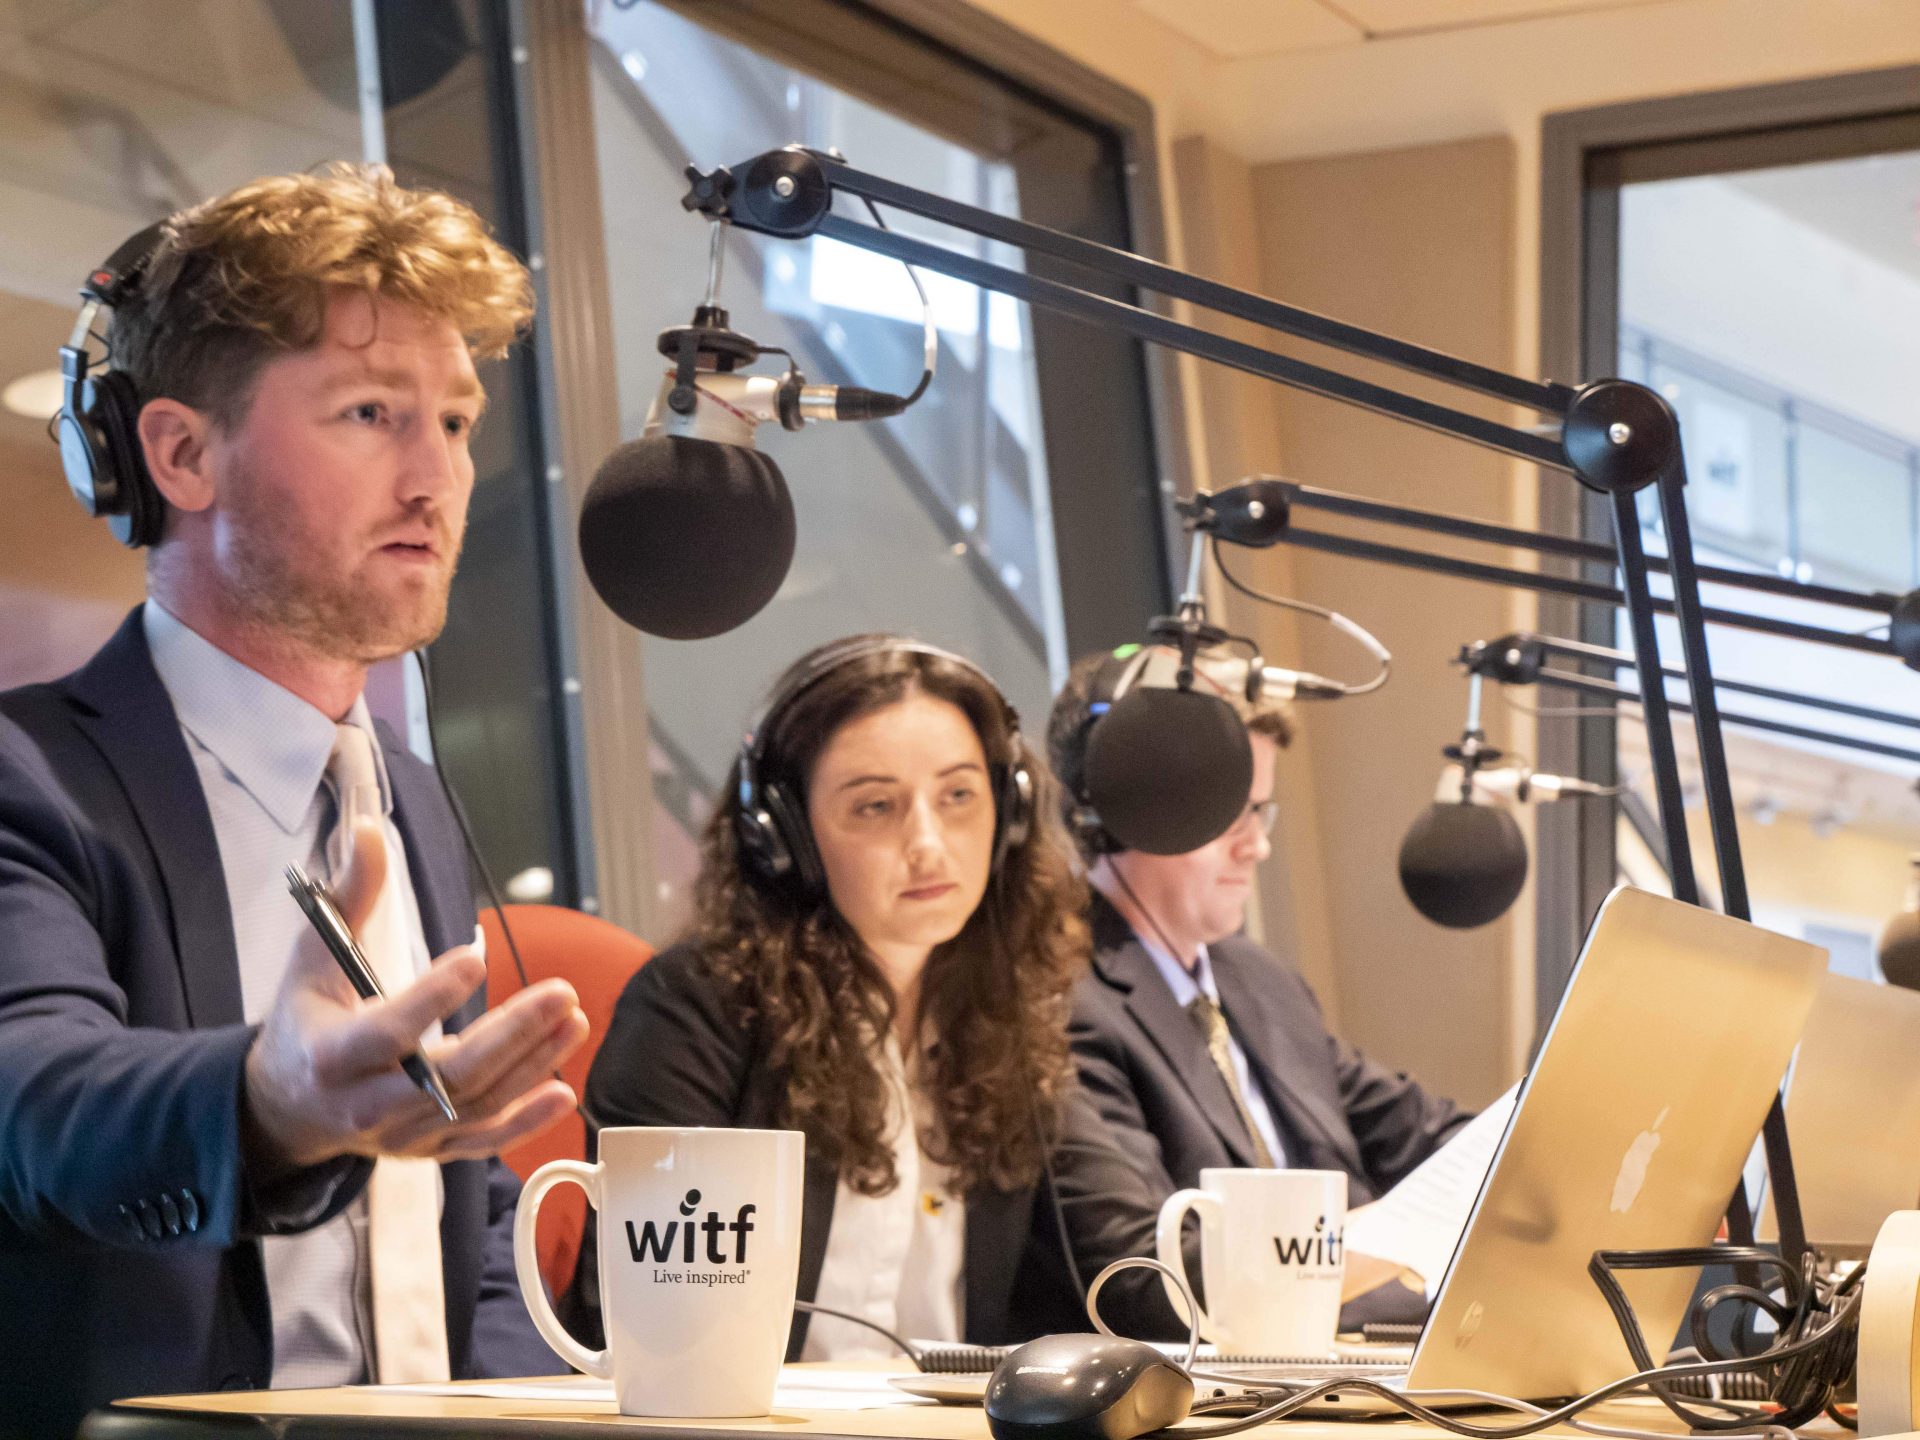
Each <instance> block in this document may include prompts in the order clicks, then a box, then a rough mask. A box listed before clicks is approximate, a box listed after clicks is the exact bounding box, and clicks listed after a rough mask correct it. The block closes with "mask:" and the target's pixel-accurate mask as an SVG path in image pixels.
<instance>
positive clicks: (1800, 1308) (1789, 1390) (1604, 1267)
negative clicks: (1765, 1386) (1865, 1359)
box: [1587, 1245, 1865, 1432]
mask: <svg viewBox="0 0 1920 1440" xmlns="http://www.w3.org/2000/svg"><path fill="white" fill-rule="evenodd" d="M1713 1264H1731V1265H1745V1266H1754V1267H1759V1268H1763V1269H1771V1270H1773V1271H1775V1272H1777V1273H1778V1274H1779V1276H1780V1289H1781V1291H1782V1292H1783V1294H1784V1295H1785V1297H1786V1298H1785V1299H1784V1300H1776V1299H1774V1298H1773V1296H1772V1295H1771V1294H1770V1293H1769V1292H1767V1291H1766V1290H1763V1289H1760V1288H1758V1287H1756V1286H1749V1285H1741V1284H1735V1285H1722V1286H1718V1287H1716V1288H1715V1289H1713V1290H1711V1291H1709V1292H1708V1293H1707V1294H1706V1295H1704V1296H1702V1297H1701V1299H1700V1301H1699V1303H1698V1304H1697V1305H1696V1306H1695V1307H1694V1310H1693V1314H1692V1317H1691V1329H1692V1333H1693V1340H1694V1344H1695V1346H1696V1348H1697V1349H1698V1350H1699V1351H1700V1353H1701V1354H1703V1355H1705V1356H1706V1357H1708V1361H1709V1363H1733V1362H1736V1361H1738V1362H1742V1363H1745V1362H1752V1364H1753V1365H1754V1366H1756V1367H1766V1368H1768V1369H1772V1368H1774V1367H1775V1366H1779V1369H1778V1370H1777V1372H1776V1373H1775V1374H1774V1375H1773V1376H1772V1378H1771V1381H1770V1384H1769V1392H1770V1393H1769V1396H1768V1398H1769V1400H1770V1401H1771V1402H1772V1403H1774V1404H1777V1405H1779V1406H1780V1407H1781V1413H1780V1414H1779V1415H1778V1416H1777V1417H1774V1418H1775V1421H1776V1423H1778V1424H1780V1425H1782V1426H1784V1427H1786V1428H1788V1429H1792V1428H1794V1427H1796V1426H1799V1425H1804V1424H1806V1423H1807V1422H1808V1421H1810V1420H1812V1419H1813V1418H1814V1417H1815V1416H1817V1415H1819V1414H1820V1413H1821V1411H1822V1410H1824V1409H1825V1408H1827V1407H1828V1405H1830V1404H1831V1402H1832V1400H1833V1397H1834V1392H1835V1390H1836V1388H1837V1387H1838V1386H1839V1385H1840V1384H1841V1383H1842V1382H1843V1381H1844V1380H1845V1378H1846V1376H1847V1374H1848V1373H1850V1372H1851V1370H1852V1368H1853V1355H1854V1343H1853V1339H1852V1335H1851V1332H1850V1331H1847V1330H1844V1329H1840V1330H1838V1332H1837V1333H1836V1327H1835V1326H1833V1325H1828V1326H1826V1327H1824V1328H1823V1329H1821V1330H1819V1331H1818V1332H1816V1333H1818V1334H1820V1335H1822V1336H1829V1335H1831V1336H1832V1343H1831V1344H1829V1345H1826V1346H1823V1347H1821V1348H1818V1349H1816V1350H1813V1351H1809V1352H1807V1353H1805V1354H1800V1353H1798V1352H1792V1353H1791V1355H1790V1352H1791V1347H1792V1344H1793V1342H1796V1341H1798V1340H1800V1339H1801V1338H1802V1337H1804V1336H1806V1335H1807V1334H1808V1333H1809V1327H1810V1326H1812V1325H1813V1324H1814V1323H1815V1322H1816V1320H1817V1318H1818V1317H1819V1316H1821V1315H1823V1314H1827V1313H1830V1307H1831V1306H1832V1305H1833V1304H1834V1302H1836V1301H1839V1300H1841V1298H1842V1297H1843V1296H1844V1297H1846V1298H1847V1299H1848V1300H1849V1301H1851V1299H1852V1296H1853V1292H1854V1291H1855V1289H1856V1288H1857V1287H1858V1285H1859V1283H1860V1279H1861V1277H1863V1276H1864V1274H1865V1267H1864V1266H1862V1267H1859V1268H1858V1269H1856V1270H1854V1271H1853V1272H1852V1273H1851V1274H1849V1275H1848V1276H1846V1277H1845V1279H1843V1280H1841V1281H1840V1282H1839V1283H1837V1284H1836V1285H1835V1286H1834V1287H1833V1289H1832V1291H1831V1292H1830V1293H1829V1294H1827V1295H1825V1296H1822V1295H1821V1294H1820V1289H1819V1285H1818V1282H1817V1281H1816V1279H1815V1277H1814V1274H1813V1264H1814V1260H1813V1257H1812V1256H1811V1255H1807V1256H1805V1257H1803V1259H1802V1261H1801V1263H1800V1264H1798V1265H1795V1264H1792V1263H1791V1262H1788V1261H1786V1260H1784V1259H1782V1258H1781V1257H1780V1256H1778V1255H1776V1254H1774V1253H1773V1252H1772V1251H1770V1250H1766V1249H1762V1248H1760V1247H1758V1246H1729V1245H1710V1246H1692V1247H1686V1248H1681V1249H1672V1250H1633V1251H1620V1250H1597V1251H1595V1252H1594V1254H1593V1258H1592V1260H1591V1261H1590V1262H1589V1264H1588V1266H1587V1273H1588V1274H1589V1275H1590V1276H1591V1277H1592V1279H1593V1281H1594V1283H1595V1285H1597V1286H1598V1287H1599V1289H1600V1292H1601V1294H1602V1296H1603V1297H1604V1298H1605V1299H1606V1302H1607V1306H1608V1308H1609V1309H1610V1310H1611V1311H1612V1312H1613V1316H1614V1319H1615V1321H1616V1322H1617V1323H1618V1324H1619V1326H1620V1333H1621V1336H1622V1338H1623V1339H1624V1340H1625V1341H1626V1344H1627V1350H1628V1353H1629V1354H1630V1355H1631V1356H1632V1358H1633V1362H1634V1364H1635V1365H1637V1366H1639V1367H1640V1368H1641V1369H1642V1370H1648V1369H1650V1368H1652V1355H1651V1352H1650V1351H1649V1350H1648V1348H1647V1343H1646V1339H1645V1337H1644V1336H1643V1335H1642V1333H1641V1330H1640V1326H1639V1323H1638V1321H1637V1320H1636V1319H1635V1317H1634V1314H1633V1307H1632V1305H1631V1303H1630V1302H1629V1301H1628V1299H1627V1296H1626V1292H1625V1290H1624V1289H1623V1288H1622V1286H1621V1284H1620V1281H1619V1278H1618V1276H1616V1275H1615V1274H1614V1272H1615V1271H1616V1270H1660V1269H1673V1268H1678V1267H1683V1266H1684V1267H1689V1268H1690V1267H1693V1266H1699V1265H1713ZM1729 1302H1738V1303H1741V1304H1745V1305H1749V1306H1752V1307H1753V1308H1754V1309H1757V1310H1760V1311H1762V1312H1764V1313H1765V1314H1767V1315H1768V1316H1769V1317H1770V1318H1771V1319H1772V1320H1773V1321H1774V1323H1775V1325H1776V1326H1777V1327H1778V1329H1779V1334H1780V1338H1781V1342H1783V1343H1779V1344H1775V1345H1774V1346H1772V1347H1770V1348H1769V1349H1767V1350H1764V1351H1762V1352H1760V1353H1759V1354H1757V1355H1753V1356H1733V1357H1729V1356H1724V1355H1722V1354H1720V1352H1719V1349H1718V1347H1717V1345H1716V1344H1715V1343H1714V1341H1713V1338H1712V1335H1711V1332H1710V1328H1709V1321H1710V1319H1711V1317H1712V1312H1713V1310H1714V1309H1715V1308H1717V1307H1718V1306H1719V1305H1721V1304H1725V1303H1729ZM1783 1360H1785V1362H1786V1363H1784V1364H1782V1363H1781V1362H1782V1361H1783ZM1648 1388H1649V1389H1650V1390H1651V1391H1652V1392H1653V1394H1654V1395H1655V1396H1656V1397H1657V1398H1658V1399H1659V1400H1660V1401H1661V1403H1662V1404H1664V1405H1665V1406H1666V1407H1667V1408H1668V1409H1669V1410H1671V1411H1672V1412H1673V1413H1674V1414H1675V1415H1676V1416H1678V1417H1679V1418H1680V1419H1682V1420H1684V1421H1686V1422H1687V1424H1688V1425H1689V1426H1690V1427H1692V1428H1693V1429H1694V1430H1696V1431H1709V1432H1711V1431H1727V1430H1738V1429H1744V1428H1747V1427H1748V1426H1749V1425H1751V1423H1752V1421H1751V1419H1750V1418H1749V1417H1746V1416H1741V1415H1738V1413H1737V1412H1736V1414H1735V1417H1734V1418H1731V1419H1729V1418H1722V1417H1716V1416H1711V1415H1702V1414H1700V1413H1699V1412H1698V1411H1696V1410H1693V1409H1691V1408H1689V1407H1688V1406H1687V1405H1685V1404H1684V1403H1682V1399H1681V1396H1680V1395H1679V1394H1678V1393H1677V1392H1675V1391H1674V1390H1673V1389H1672V1388H1671V1387H1669V1386H1667V1385H1664V1384H1661V1383H1658V1382H1655V1383H1651V1384H1649V1386H1648Z"/></svg>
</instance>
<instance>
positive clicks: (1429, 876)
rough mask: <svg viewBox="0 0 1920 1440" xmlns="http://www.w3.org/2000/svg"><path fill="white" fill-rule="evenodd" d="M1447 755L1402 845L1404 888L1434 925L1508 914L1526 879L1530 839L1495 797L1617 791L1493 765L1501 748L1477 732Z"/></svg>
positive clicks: (1467, 926)
mask: <svg viewBox="0 0 1920 1440" xmlns="http://www.w3.org/2000/svg"><path fill="white" fill-rule="evenodd" d="M1446 754H1447V756H1448V757H1449V759H1450V760H1451V761H1452V763H1451V764H1449V765H1448V766H1447V767H1446V769H1444V770H1443V771H1441V772H1440V784H1439V786H1438V788H1437V790H1436V792H1435V794H1434V800H1433V803H1432V804H1431V805H1429V806H1427V808H1426V809H1425V810H1423V811H1421V812H1420V814H1419V816H1418V817H1417V818H1416V819H1415V820H1414V822H1413V824H1412V825H1411V826H1410V827H1409V828H1408V830H1407V835H1406V839H1404V840H1403V841H1401V842H1400V888H1401V889H1402V890H1404V891H1405V892H1406V895H1407V899H1409V900H1411V901H1412V902H1413V908H1414V909H1416V910H1418V911H1419V912H1420V913H1421V914H1422V915H1424V916H1426V917H1427V919H1429V920H1431V921H1433V923H1434V924H1436V925H1445V926H1446V927H1448V928H1449V929H1452V930H1471V929H1473V928H1474V927H1475V926H1479V925H1486V924H1489V923H1491V922H1492V921H1494V920H1497V919H1499V918H1500V917H1501V916H1502V915H1504V914H1505V913H1506V912H1507V907H1508V906H1510V905H1512V904H1513V902H1514V901H1515V900H1516V899H1518V898H1519V896H1520V891H1521V888H1522V887H1523V886H1524V885H1525V884H1526V883H1527V842H1526V840H1525V838H1524V837H1523V836H1522V835H1521V834H1520V826H1519V825H1518V824H1517V823H1516V822H1515V821H1514V818H1513V817H1512V816H1511V815H1509V814H1508V813H1507V812H1506V811H1505V810H1504V809H1501V808H1499V807H1498V806H1496V805H1495V804H1493V803H1492V802H1493V801H1494V800H1495V799H1506V800H1513V801H1518V802H1520V803H1522V804H1526V803H1530V802H1534V801H1549V800H1559V799H1561V798H1563V797H1565V796H1570V795H1612V794H1615V793H1617V792H1615V791H1614V790H1612V789H1610V788H1608V787H1607V786H1604V785H1596V784H1594V783H1593V782H1592V781H1589V780H1579V779H1575V778H1574V777H1573V776H1570V775H1538V774H1535V773H1534V772H1533V771H1531V770H1529V769H1526V768H1524V767H1518V766H1501V767H1498V768H1493V767H1492V766H1491V765H1490V764H1489V762H1492V761H1497V760H1498V759H1499V758H1500V752H1499V751H1498V750H1494V749H1492V748H1490V747H1488V746H1487V745H1485V744H1484V743H1483V742H1479V741H1478V735H1477V732H1469V733H1468V734H1467V736H1466V737H1465V738H1464V739H1463V740H1462V741H1461V743H1460V744H1459V745H1449V746H1448V747H1447V750H1446ZM1463 758H1464V759H1465V762H1466V763H1462V762H1463Z"/></svg>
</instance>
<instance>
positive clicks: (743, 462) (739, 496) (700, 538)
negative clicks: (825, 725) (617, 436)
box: [579, 305, 918, 640]
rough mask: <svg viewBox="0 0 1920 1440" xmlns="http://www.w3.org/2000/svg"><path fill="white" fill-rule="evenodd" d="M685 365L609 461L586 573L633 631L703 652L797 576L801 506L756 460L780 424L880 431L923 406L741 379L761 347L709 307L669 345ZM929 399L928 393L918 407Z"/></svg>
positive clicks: (848, 390) (583, 530) (595, 498)
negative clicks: (792, 571)
mask: <svg viewBox="0 0 1920 1440" xmlns="http://www.w3.org/2000/svg"><path fill="white" fill-rule="evenodd" d="M660 350H661V353H662V354H665V355H667V356H669V357H673V358H674V359H675V360H676V361H677V364H676V368H675V369H673V370H669V371H668V372H667V375H666V378H665V379H664V380H663V381H662V382H661V386H660V390H659V393H658V394H657V395H656V396H655V397H654V402H653V407H652V409H651V410H649V411H648V412H647V424H646V429H645V430H644V431H643V432H642V434H641V436H640V438H639V439H638V440H632V441H629V442H627V443H626V444H625V445H622V446H621V447H620V448H619V449H617V450H615V451H614V452H613V453H612V454H611V455H609V456H607V458H606V459H605V460H604V461H602V462H601V465H600V468H599V470H598V471H596V472H595V474H594V477H593V483H592V485H590V486H589V487H588V489H587V494H586V499H585V500H584V502H583V503H582V504H581V507H580V531H579V536H580V560H581V563H582V565H583V566H584V567H585V568H586V572H587V579H588V581H589V582H590V583H591V584H592V585H593V588H594V590H595V592H596V593H597V594H598V595H599V596H600V598H601V599H602V600H604V601H605V602H606V603H607V608H608V609H610V610H612V611H613V613H614V614H616V615H618V616H619V617H620V618H621V619H622V620H624V621H626V622H627V623H628V624H629V625H631V626H633V627H634V628H635V629H637V630H644V631H645V632H646V633H647V634H649V635H659V636H662V637H664V638H666V639H668V640H704V639H707V638H708V637H710V636H714V635H719V634H723V633H724V632H726V631H728V630H732V629H735V628H737V627H738V626H741V625H744V624H746V622H747V621H749V620H751V619H752V618H753V617H754V616H755V615H757V614H759V613H760V611H761V610H762V609H763V608H765V606H766V604H767V602H768V601H770V600H771V599H773V597H774V593H775V592H776V591H777V590H779V588H780V584H781V582H782V581H783V580H785V579H786V577H787V570H788V568H789V567H790V566H791V565H792V564H793V547H794V533H795V532H794V518H793V497H792V495H791V494H789V492H788V490H787V481H786V477H785V476H784V475H782V474H781V473H780V467H779V466H778V465H776V464H774V462H773V461H772V459H770V458H769V457H768V456H766V455H763V454H761V453H760V452H759V451H758V450H756V449H755V448H754V443H753V434H754V429H755V427H756V426H758V425H760V424H762V423H764V422H766V421H769V420H777V421H778V422H779V423H780V425H781V427H782V428H784V429H787V430H798V429H800V427H801V426H803V425H805V424H806V423H807V422H808V421H810V420H877V419H882V418H885V417H886V416H889V415H897V414H899V413H900V411H901V410H903V409H905V408H906V406H907V405H908V404H909V403H911V400H912V399H913V398H915V397H909V396H901V395H891V394H888V393H886V392H884V391H879V390H866V389H862V388H860V387H858V386H854V385H809V384H807V383H806V378H805V377H804V376H803V375H801V374H800V372H799V370H797V369H795V368H792V367H791V366H790V367H789V368H788V370H787V372H786V373H785V374H784V375H780V376H770V375H739V374H735V373H733V367H735V366H736V365H740V364H743V363H746V362H749V361H751V360H753V359H755V358H757V357H758V356H759V355H760V354H762V353H764V351H763V347H761V346H759V345H757V344H755V342H753V341H752V340H750V339H748V338H747V337H746V336H744V335H741V334H738V333H737V332H735V331H733V330H730V329H728V328H727V316H726V312H725V311H724V310H721V309H719V308H718V307H716V306H712V305H703V306H701V307H700V309H699V310H698V311H696V312H695V314H694V323H693V324H692V325H691V326H687V327H683V328H680V329H674V330H666V331H663V332H662V333H661V335H660ZM917 393H918V392H916V395H917Z"/></svg>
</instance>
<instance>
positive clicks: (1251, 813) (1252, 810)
mask: <svg viewBox="0 0 1920 1440" xmlns="http://www.w3.org/2000/svg"><path fill="white" fill-rule="evenodd" d="M1249 820H1251V821H1252V822H1253V823H1254V824H1255V825H1256V826H1258V827H1259V829H1260V833H1261V834H1262V835H1271V834H1273V827H1274V826H1275V825H1277V824H1279V823H1280V802H1279V801H1278V800H1256V801H1254V802H1253V803H1251V804H1250V805H1248V806H1247V808H1246V809H1244V810H1242V811H1241V812H1240V814H1239V817H1238V818H1237V819H1235V820H1234V822H1233V824H1232V826H1230V827H1229V828H1230V829H1234V830H1238V829H1240V828H1241V827H1242V826H1244V825H1245V824H1246V823H1247V822H1248V821H1249Z"/></svg>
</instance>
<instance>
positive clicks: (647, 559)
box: [580, 435, 794, 640]
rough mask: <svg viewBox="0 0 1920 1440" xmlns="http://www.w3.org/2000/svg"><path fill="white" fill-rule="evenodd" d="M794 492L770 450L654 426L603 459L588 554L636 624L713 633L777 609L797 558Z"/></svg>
mask: <svg viewBox="0 0 1920 1440" xmlns="http://www.w3.org/2000/svg"><path fill="white" fill-rule="evenodd" d="M793 537H794V525H793V497H792V496H791V495H789V494H788V493H787V482H786V477H784V476H783V475H781V473H780V467H779V466H778V465H776V464H774V463H773V461H772V460H771V459H769V458H768V457H767V456H765V455H762V454H761V453H760V452H759V451H758V450H754V449H750V448H748V447H747V446H744V445H726V444H722V443H720V442H719V441H716V440H696V439H693V438H690V437H688V436H684V435H654V436H650V437H648V438H646V439H642V440H633V441H629V442H628V443H627V444H625V445H622V446H621V447H620V448H619V449H618V450H615V451H614V452H613V453H612V454H611V455H609V456H607V458H606V459H605V460H604V461H602V462H601V465H600V468H599V470H598V471H596V472H595V473H594V477H593V484H592V485H590V486H589V487H588V488H587V496H586V500H585V501H584V502H583V503H582V504H581V507H580V560H581V563H582V564H583V565H584V566H585V568H586V572H587V579H588V580H589V581H590V582H591V583H592V585H593V588H594V590H595V592H596V593H598V595H599V596H600V598H601V599H602V600H604V601H605V602H606V604H607V608H608V609H609V610H611V611H613V613H614V614H616V615H618V616H619V617H620V618H621V619H622V620H624V621H626V622H627V624H629V625H631V626H633V627H634V628H635V629H636V630H644V631H645V632H646V633H647V634H649V635H659V636H661V637H663V638H665V639H668V640H705V639H707V638H709V637H710V636H714V635H719V634H722V633H724V632H725V631H728V630H732V629H735V628H736V627H738V626H741V625H744V624H746V623H747V621H749V620H751V619H752V618H753V617H754V616H755V615H757V614H759V613H760V611H761V610H762V609H763V608H764V607H765V606H766V603H767V602H768V601H769V600H771V599H772V598H773V594H774V592H775V591H776V590H778V589H779V588H780V582H781V581H782V580H784V579H786V577H787V569H788V567H789V566H790V565H792V563H793Z"/></svg>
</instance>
